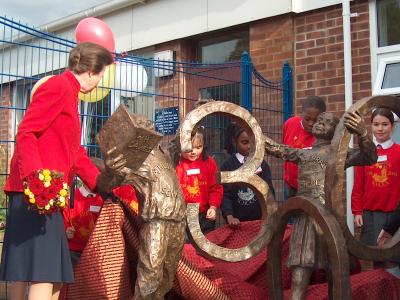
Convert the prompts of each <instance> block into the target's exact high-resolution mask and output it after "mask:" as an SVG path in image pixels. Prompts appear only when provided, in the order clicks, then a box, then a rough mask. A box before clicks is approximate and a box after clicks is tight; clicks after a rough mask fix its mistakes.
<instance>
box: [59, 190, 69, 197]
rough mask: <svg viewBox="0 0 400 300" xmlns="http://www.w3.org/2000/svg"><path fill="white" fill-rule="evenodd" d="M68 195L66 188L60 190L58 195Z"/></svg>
mask: <svg viewBox="0 0 400 300" xmlns="http://www.w3.org/2000/svg"><path fill="white" fill-rule="evenodd" d="M67 195H68V192H67V190H64V189H63V190H60V196H63V197H65V196H67Z"/></svg>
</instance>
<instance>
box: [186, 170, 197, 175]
mask: <svg viewBox="0 0 400 300" xmlns="http://www.w3.org/2000/svg"><path fill="white" fill-rule="evenodd" d="M197 174H200V169H189V170H187V171H186V175H197Z"/></svg>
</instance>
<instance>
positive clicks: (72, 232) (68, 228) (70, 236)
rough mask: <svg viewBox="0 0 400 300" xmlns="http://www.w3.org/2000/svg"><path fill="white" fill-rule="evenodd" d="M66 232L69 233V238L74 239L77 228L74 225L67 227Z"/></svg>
mask: <svg viewBox="0 0 400 300" xmlns="http://www.w3.org/2000/svg"><path fill="white" fill-rule="evenodd" d="M65 234H66V235H67V239H69V240H70V239H73V238H74V235H75V228H74V227H72V226H71V227H67V229H65Z"/></svg>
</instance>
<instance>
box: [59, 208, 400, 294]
mask: <svg viewBox="0 0 400 300" xmlns="http://www.w3.org/2000/svg"><path fill="white" fill-rule="evenodd" d="M139 228H140V221H138V219H137V218H132V216H129V214H127V213H126V211H125V216H124V214H123V211H122V209H121V207H120V206H119V205H116V204H108V205H105V207H104V209H103V210H102V212H101V216H100V217H99V220H98V223H97V224H96V228H95V230H94V232H93V234H92V236H91V237H90V240H89V243H88V245H87V247H86V248H85V250H84V252H83V255H82V258H81V261H80V262H79V264H78V266H77V269H76V272H75V276H76V277H75V280H76V283H75V284H72V285H70V286H68V297H67V299H82V300H83V299H93V300H94V299H122V300H123V299H131V297H132V293H133V287H134V281H135V274H134V272H135V266H136V261H137V252H135V249H137V247H138V243H139V239H138V237H137V230H139ZM258 228H259V221H251V222H242V223H241V225H240V230H234V229H231V228H230V227H227V226H226V227H222V228H219V229H217V230H215V231H213V232H211V233H209V234H208V235H207V237H208V238H209V239H210V240H212V241H213V242H215V243H217V244H219V245H222V246H225V247H231V248H233V247H235V248H236V247H240V246H244V245H246V244H247V243H248V242H249V240H250V239H252V238H254V236H255V235H256V234H257V232H258ZM290 231H291V227H290V226H289V227H288V229H287V230H286V232H285V235H284V239H283V248H282V255H283V262H282V264H283V272H282V276H283V285H284V287H285V299H288V297H289V293H290V290H289V288H290V281H291V274H290V271H289V270H288V269H287V268H286V266H285V265H284V263H285V260H286V257H287V255H288V251H289V249H288V248H289V236H290ZM122 232H123V234H122ZM266 258H267V253H266V251H262V252H261V253H260V254H258V255H257V256H256V257H253V258H251V259H250V260H247V261H244V262H237V263H228V262H222V261H218V260H214V259H206V258H203V257H202V256H200V255H199V254H198V253H197V252H196V251H195V249H194V248H193V246H192V245H190V244H187V245H185V246H184V251H183V255H182V258H181V260H180V262H179V265H178V268H177V272H176V278H175V283H174V287H173V290H172V292H171V297H172V298H169V299H181V298H183V299H193V300H197V299H202V300H216V299H224V300H225V299H231V300H258V299H260V300H261V299H262V300H264V299H268V288H267V280H266ZM351 285H352V289H353V299H355V300H365V299H368V300H375V299H376V300H382V299H399V295H400V280H398V279H397V278H395V277H393V276H392V275H390V274H388V273H386V272H385V271H383V270H374V271H369V272H364V273H359V274H356V275H353V276H351ZM65 292H66V289H64V293H65ZM64 296H65V294H63V297H64ZM60 299H63V298H60ZM306 299H308V300H320V299H321V300H322V299H328V287H327V284H326V283H323V284H314V285H311V286H310V287H309V289H308V292H307V298H306Z"/></svg>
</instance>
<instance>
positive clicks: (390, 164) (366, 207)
mask: <svg viewBox="0 0 400 300" xmlns="http://www.w3.org/2000/svg"><path fill="white" fill-rule="evenodd" d="M371 128H372V134H373V141H374V143H375V145H376V147H377V150H378V161H377V162H376V163H375V164H373V165H371V166H362V167H356V168H355V181H354V187H353V192H352V197H351V207H352V212H353V215H354V224H355V226H356V227H361V242H362V243H364V244H366V245H369V246H375V245H377V238H378V235H379V233H380V232H381V230H382V228H383V227H384V225H385V223H386V222H387V221H388V220H389V219H390V217H391V215H392V214H393V212H394V211H395V209H396V208H397V207H398V205H399V200H400V189H399V185H400V145H397V144H395V143H394V142H393V141H392V138H391V134H392V131H393V128H394V116H393V113H392V112H391V111H390V110H389V109H386V108H377V109H375V110H374V111H373V113H372V116H371Z"/></svg>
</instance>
